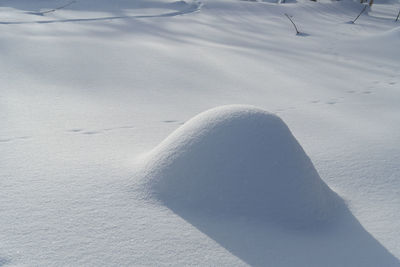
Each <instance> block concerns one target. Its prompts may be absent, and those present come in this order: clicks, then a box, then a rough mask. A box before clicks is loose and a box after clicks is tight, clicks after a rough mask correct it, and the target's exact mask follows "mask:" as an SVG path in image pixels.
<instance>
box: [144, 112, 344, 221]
mask: <svg viewBox="0 0 400 267" xmlns="http://www.w3.org/2000/svg"><path fill="white" fill-rule="evenodd" d="M145 165H146V167H145V173H146V174H145V176H146V179H147V180H149V181H147V187H148V188H149V189H148V190H149V191H150V192H151V194H153V195H154V196H155V197H157V198H158V199H160V200H162V201H163V202H165V203H167V205H168V206H170V207H174V208H180V207H181V208H188V209H191V210H196V211H200V212H206V213H210V212H211V213H213V214H218V215H225V216H244V217H254V218H258V219H261V220H266V221H274V222H278V223H284V224H287V225H292V226H296V227H299V226H301V227H304V226H306V225H310V224H314V223H316V222H321V221H324V220H326V219H328V218H331V217H332V216H334V214H335V211H336V210H337V206H339V204H340V200H339V198H338V197H337V196H336V194H335V193H334V192H332V191H331V190H330V189H329V187H328V186H327V185H326V184H325V183H324V182H323V181H322V180H321V178H320V177H319V175H318V173H317V171H316V170H315V168H314V166H313V164H312V162H311V161H310V159H309V157H308V156H307V155H306V154H305V152H304V150H303V149H302V148H301V146H300V145H299V143H298V142H297V141H296V139H295V138H294V136H293V135H292V134H291V132H290V130H289V129H288V127H287V126H286V124H285V123H284V122H283V121H282V120H281V119H280V118H279V117H278V116H276V115H273V114H271V113H268V112H266V111H264V110H262V109H258V108H255V107H251V106H240V105H232V106H223V107H218V108H214V109H211V110H208V111H206V112H203V113H201V114H200V115H197V116H196V117H194V118H193V119H191V120H189V121H188V122H187V123H185V124H184V125H183V126H181V127H180V128H179V129H177V130H176V131H175V132H173V133H172V134H171V135H170V136H169V137H168V138H167V139H166V140H164V141H163V142H162V143H161V144H160V145H159V146H157V147H156V148H155V149H154V151H152V152H151V153H150V155H148V159H147V162H146V163H145Z"/></svg>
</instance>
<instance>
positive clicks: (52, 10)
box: [40, 1, 76, 15]
mask: <svg viewBox="0 0 400 267" xmlns="http://www.w3.org/2000/svg"><path fill="white" fill-rule="evenodd" d="M75 2H76V1H71V2H69V3H68V4H65V5H63V6H60V7H56V8H53V9H50V10H47V11H43V12H40V14H42V15H43V14H46V13H50V12H54V11H56V10H60V9H63V8H66V7H67V6H70V5H72V4H73V3H75Z"/></svg>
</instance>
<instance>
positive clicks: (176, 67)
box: [0, 0, 400, 266]
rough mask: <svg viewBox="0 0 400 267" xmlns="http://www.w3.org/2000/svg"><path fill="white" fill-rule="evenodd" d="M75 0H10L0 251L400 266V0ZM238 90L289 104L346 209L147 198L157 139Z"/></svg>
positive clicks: (1, 108)
mask: <svg viewBox="0 0 400 267" xmlns="http://www.w3.org/2000/svg"><path fill="white" fill-rule="evenodd" d="M69 2H70V1H61V0H56V1H54V0H35V1H33V0H0V31H1V35H0V240H1V241H0V265H11V266H13V265H17V266H21V265H23V266H38V265H40V266H46V265H50V266H66V265H68V266H76V265H85V266H99V265H107V266H109V265H114V266H115V265H121V266H126V265H139V266H140V265H150V266H160V265H173V266H181V265H203V266H242V265H253V266H400V263H399V258H400V223H399V222H400V212H399V210H400V193H399V190H400V164H399V162H400V115H399V114H400V104H399V103H400V52H399V45H398V44H399V41H400V31H399V29H400V28H399V27H400V22H397V23H395V22H394V19H395V17H396V16H397V13H398V10H399V8H400V3H399V2H398V1H382V2H379V1H378V0H377V1H375V2H376V3H375V4H374V6H373V7H372V9H371V10H370V11H369V12H368V14H367V13H365V14H363V15H362V16H361V17H360V18H359V19H358V20H357V21H356V23H355V24H349V23H348V22H349V21H351V20H353V19H354V18H355V17H356V16H357V14H358V13H359V12H360V10H361V9H362V6H361V5H360V4H359V3H356V2H358V1H356V2H351V1H349V0H343V1H339V2H331V1H325V0H324V1H321V2H312V1H305V0H304V1H303V0H300V1H297V2H294V1H290V2H291V3H286V4H276V3H275V1H236V0H202V2H197V1H189V0H188V1H186V2H183V1H177V2H175V1H170V0H153V1H145V0H138V1H128V0H114V1H106V0H101V1H95V0H77V1H76V2H74V3H71V4H70V5H69V6H67V7H65V8H63V9H59V10H56V11H54V12H47V11H51V10H52V9H54V8H57V7H61V6H63V5H65V4H68V3H69ZM288 2H289V1H288ZM45 12H47V13H45ZM284 13H287V14H289V15H291V16H293V20H294V22H295V23H296V24H297V25H298V27H299V30H300V32H301V33H302V34H300V35H298V36H296V35H295V31H294V29H293V26H292V25H291V23H290V21H289V20H288V19H287V18H286V17H285V16H284V15H283V14H284ZM226 104H248V105H254V106H258V107H260V108H262V109H264V110H267V111H269V112H272V113H275V114H277V115H278V116H279V117H280V118H282V120H283V121H284V122H285V123H286V124H287V126H288V127H289V129H290V131H291V133H292V134H293V136H294V137H295V138H296V139H297V141H298V143H299V144H300V145H301V147H302V148H303V149H304V151H305V153H306V154H307V155H308V156H309V157H310V159H311V160H312V162H313V163H314V166H315V169H316V170H317V171H318V173H319V177H320V178H321V179H322V181H323V182H324V183H326V184H327V185H328V186H329V187H330V188H331V189H332V190H333V191H334V192H336V193H337V194H338V195H339V197H340V198H341V199H343V200H344V201H345V203H346V205H347V206H348V209H349V211H344V213H343V215H342V216H341V217H340V218H341V219H340V218H339V219H338V220H337V221H335V222H333V223H331V224H326V225H323V226H321V225H319V226H315V227H308V228H307V227H306V228H303V227H300V228H295V227H294V228H293V227H286V226H284V225H280V224H276V223H272V224H270V223H269V222H268V223H267V222H265V221H261V222H260V221H259V220H253V219H252V218H251V217H249V216H235V217H233V218H229V219H228V218H226V217H218V216H205V215H204V214H202V213H197V212H186V211H181V210H177V209H174V208H173V207H172V206H171V205H168V204H165V203H162V202H159V201H154V199H153V198H147V197H143V193H144V192H143V190H142V187H141V184H142V178H143V177H141V176H140V175H139V174H140V167H141V163H143V162H144V161H145V159H146V158H147V157H148V152H149V151H151V150H152V149H154V148H155V147H156V146H157V145H158V144H159V143H160V142H162V140H164V139H165V138H166V137H167V136H168V135H169V134H171V133H172V132H174V131H175V130H176V129H177V128H178V127H180V126H181V125H182V124H183V123H184V122H186V121H188V120H189V119H191V118H192V117H194V116H195V115H197V114H199V113H200V112H203V111H205V110H207V109H210V108H214V107H217V106H220V105H226ZM184 127H185V126H184Z"/></svg>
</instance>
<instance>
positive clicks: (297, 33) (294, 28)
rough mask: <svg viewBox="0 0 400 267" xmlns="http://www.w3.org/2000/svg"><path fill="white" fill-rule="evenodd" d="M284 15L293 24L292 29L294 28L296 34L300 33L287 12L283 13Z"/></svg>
mask: <svg viewBox="0 0 400 267" xmlns="http://www.w3.org/2000/svg"><path fill="white" fill-rule="evenodd" d="M285 16H286V17H287V18H288V19H289V20H290V22H291V23H292V24H293V27H294V29H295V30H296V35H297V34H300V32H299V30H298V29H297V27H296V24H294V22H293V20H292V19H291V18H290V16H289V15H288V14H286V13H285Z"/></svg>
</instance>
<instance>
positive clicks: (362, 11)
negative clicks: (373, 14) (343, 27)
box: [353, 5, 367, 23]
mask: <svg viewBox="0 0 400 267" xmlns="http://www.w3.org/2000/svg"><path fill="white" fill-rule="evenodd" d="M366 9H367V5H364V8H363V10H361V12H360V14H358V16H357V18H355V19H354V20H353V23H356V20H357V19H358V18H359V17H360V16H361V14H362V13H364V11H365V10H366Z"/></svg>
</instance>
